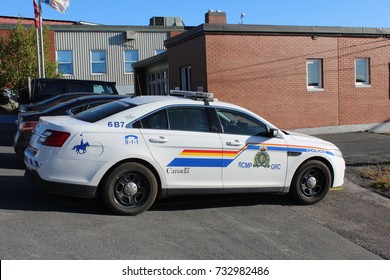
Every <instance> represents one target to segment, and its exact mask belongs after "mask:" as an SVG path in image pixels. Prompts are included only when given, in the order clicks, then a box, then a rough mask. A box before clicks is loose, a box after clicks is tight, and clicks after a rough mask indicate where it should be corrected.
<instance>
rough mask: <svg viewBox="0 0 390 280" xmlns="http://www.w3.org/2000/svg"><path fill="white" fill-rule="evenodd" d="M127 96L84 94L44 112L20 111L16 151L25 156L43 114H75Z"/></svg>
mask: <svg viewBox="0 0 390 280" xmlns="http://www.w3.org/2000/svg"><path fill="white" fill-rule="evenodd" d="M126 97H128V96H125V95H101V94H98V95H90V96H83V97H78V98H74V99H71V100H68V101H66V102H63V103H60V104H57V105H55V106H53V107H50V108H48V109H46V110H44V111H42V112H26V113H19V114H18V119H17V120H16V125H17V131H16V135H15V138H14V150H15V153H16V154H17V155H18V156H21V157H23V154H24V150H25V149H26V148H27V147H28V145H29V143H30V138H31V135H32V131H33V130H34V128H35V126H36V125H37V123H38V121H39V118H40V117H41V116H61V115H75V114H77V113H80V112H82V111H85V110H88V109H91V108H93V107H96V106H99V105H102V104H105V103H108V102H111V101H114V100H118V99H121V98H126Z"/></svg>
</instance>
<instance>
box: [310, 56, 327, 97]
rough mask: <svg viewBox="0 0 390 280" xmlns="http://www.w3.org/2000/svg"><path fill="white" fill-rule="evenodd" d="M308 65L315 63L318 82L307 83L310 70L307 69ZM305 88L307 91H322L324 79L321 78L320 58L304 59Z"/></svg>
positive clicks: (321, 65)
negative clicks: (314, 83) (313, 83)
mask: <svg viewBox="0 0 390 280" xmlns="http://www.w3.org/2000/svg"><path fill="white" fill-rule="evenodd" d="M310 65H316V71H317V72H316V76H317V77H316V78H317V80H318V84H316V85H311V84H309V81H310V78H311V77H310V75H311V72H310V71H309V66H310ZM306 88H307V90H308V91H322V90H323V89H324V79H323V60H322V59H320V58H310V59H307V60H306Z"/></svg>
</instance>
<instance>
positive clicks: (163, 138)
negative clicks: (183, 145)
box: [149, 136, 168, 144]
mask: <svg viewBox="0 0 390 280" xmlns="http://www.w3.org/2000/svg"><path fill="white" fill-rule="evenodd" d="M149 142H151V143H161V144H164V143H167V142H168V139H166V138H165V137H164V136H160V137H158V138H149Z"/></svg>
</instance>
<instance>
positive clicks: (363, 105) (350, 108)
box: [339, 38, 390, 124]
mask: <svg viewBox="0 0 390 280" xmlns="http://www.w3.org/2000/svg"><path fill="white" fill-rule="evenodd" d="M339 50H340V60H339V61H340V71H339V77H340V91H339V93H340V123H341V124H361V123H375V122H385V121H390V96H389V94H390V89H389V82H390V75H389V65H390V64H389V63H390V40H389V39H387V38H367V39H364V38H340V39H339ZM356 58H370V66H371V67H370V70H371V73H370V74H371V75H370V77H371V85H370V86H369V87H363V88H362V87H360V88H359V87H356V86H355V76H354V75H355V72H354V63H355V59H356Z"/></svg>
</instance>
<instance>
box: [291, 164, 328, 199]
mask: <svg viewBox="0 0 390 280" xmlns="http://www.w3.org/2000/svg"><path fill="white" fill-rule="evenodd" d="M331 184H332V175H331V173H330V170H329V168H328V167H327V166H326V164H324V163H323V162H321V161H318V160H310V161H307V162H305V163H304V164H302V165H301V166H300V167H299V168H298V170H297V172H296V173H295V175H294V178H293V180H292V184H291V186H290V195H291V196H292V198H293V199H294V200H295V201H297V202H298V203H300V204H306V205H307V204H314V203H317V202H319V201H320V200H322V199H323V198H324V197H325V196H326V194H327V193H328V191H329V189H330V186H331Z"/></svg>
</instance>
